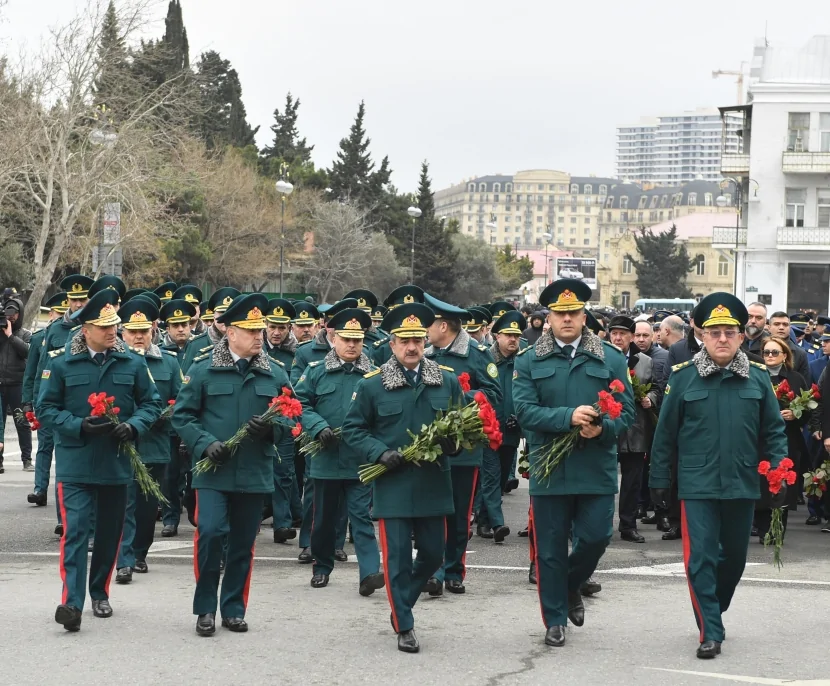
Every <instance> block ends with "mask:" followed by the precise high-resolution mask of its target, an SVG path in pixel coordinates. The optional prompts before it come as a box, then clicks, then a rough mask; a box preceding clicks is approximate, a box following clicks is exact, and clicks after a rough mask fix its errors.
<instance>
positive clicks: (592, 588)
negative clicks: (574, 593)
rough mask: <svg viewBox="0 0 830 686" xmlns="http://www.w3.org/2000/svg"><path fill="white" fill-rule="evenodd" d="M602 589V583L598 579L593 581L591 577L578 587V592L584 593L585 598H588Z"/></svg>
mask: <svg viewBox="0 0 830 686" xmlns="http://www.w3.org/2000/svg"><path fill="white" fill-rule="evenodd" d="M601 590H602V584H601V583H600V582H599V581H594V577H591V578H590V579H588V581H586V582H585V583H584V584H582V585H581V586H580V587H579V592H580V593H581V594H582V595H584V596H585V597H586V598H590V597H591V596H592V595H596V594H597V593H599V592H600V591H601Z"/></svg>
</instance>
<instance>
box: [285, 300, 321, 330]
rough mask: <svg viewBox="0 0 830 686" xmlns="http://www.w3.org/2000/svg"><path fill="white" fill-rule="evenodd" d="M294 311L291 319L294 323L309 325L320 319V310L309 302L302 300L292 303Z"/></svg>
mask: <svg viewBox="0 0 830 686" xmlns="http://www.w3.org/2000/svg"><path fill="white" fill-rule="evenodd" d="M294 311H295V312H296V316H295V317H294V319H292V320H291V322H292V323H294V324H299V325H300V326H310V325H311V324H316V323H317V322H318V321H319V320H320V311H319V310H318V309H317V308H316V307H314V305H312V304H311V303H308V302H304V301H303V300H300V301H298V302H295V303H294Z"/></svg>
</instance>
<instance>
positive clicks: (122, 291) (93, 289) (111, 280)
mask: <svg viewBox="0 0 830 686" xmlns="http://www.w3.org/2000/svg"><path fill="white" fill-rule="evenodd" d="M105 288H109V289H111V290H113V291H115V292H116V293H118V302H121V300H122V299H123V298H124V296H125V295H126V294H127V287H126V286H125V285H124V282H123V281H122V280H121V279H119V278H118V277H117V276H114V275H112V274H104V276H102V277H100V278H99V279H96V280H95V282H94V283H93V284H92V285H91V286H90V287H89V292H88V293H87V297H88V298H91V297H92V296H93V295H95V294H96V293H99V292H100V291H102V290H104V289H105Z"/></svg>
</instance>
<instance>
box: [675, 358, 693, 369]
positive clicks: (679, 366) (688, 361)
mask: <svg viewBox="0 0 830 686" xmlns="http://www.w3.org/2000/svg"><path fill="white" fill-rule="evenodd" d="M693 362H694V360H687V361H686V362H681V363H680V364H676V365H674V366H673V367H672V368H671V370H672V371H673V372H676V371H678V370H680V369H685V368H686V367H688V366H689V365H690V364H692V363H693Z"/></svg>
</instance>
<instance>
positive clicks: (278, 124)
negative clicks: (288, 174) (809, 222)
mask: <svg viewBox="0 0 830 686" xmlns="http://www.w3.org/2000/svg"><path fill="white" fill-rule="evenodd" d="M299 107H300V99H299V98H297V99H296V100H294V98H293V97H292V96H291V93H290V92H289V93H288V95H287V96H286V97H285V109H283V111H282V112H280V110H279V108H277V109H275V110H274V124H273V125H272V126H271V131H272V132H273V134H274V142H273V144H272V145H270V146H268V147H265V148H263V149H262V153H261V158H262V159H263V160H265V161H266V162H270V161H271V160H278V161H279V162H280V163H284V164H286V165H288V166H289V167H291V168H295V167H297V166H300V165H303V164H306V163H307V162H310V161H311V151H312V150H314V146H313V145H308V143H307V142H306V139H305V138H300V133H299V131H298V130H297V110H298V109H299ZM269 166H270V165H269Z"/></svg>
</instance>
